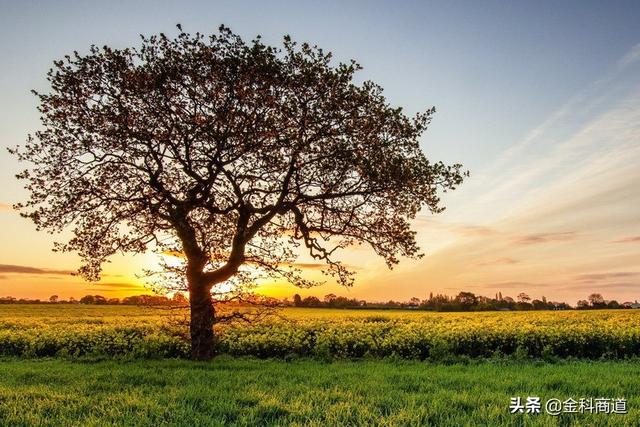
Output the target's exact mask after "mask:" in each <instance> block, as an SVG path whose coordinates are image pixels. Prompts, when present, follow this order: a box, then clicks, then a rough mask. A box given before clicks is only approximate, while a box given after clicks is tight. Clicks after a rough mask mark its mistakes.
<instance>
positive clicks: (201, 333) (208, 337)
mask: <svg viewBox="0 0 640 427" xmlns="http://www.w3.org/2000/svg"><path fill="white" fill-rule="evenodd" d="M189 303H190V306H191V325H190V332H191V358H192V359H193V360H210V359H211V358H212V357H213V354H214V342H213V322H214V319H215V311H214V308H213V304H212V302H211V294H210V293H209V290H208V289H207V288H206V287H200V286H198V287H191V289H190V290H189Z"/></svg>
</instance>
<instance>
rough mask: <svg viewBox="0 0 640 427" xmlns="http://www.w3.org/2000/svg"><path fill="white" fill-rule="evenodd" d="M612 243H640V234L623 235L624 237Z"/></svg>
mask: <svg viewBox="0 0 640 427" xmlns="http://www.w3.org/2000/svg"><path fill="white" fill-rule="evenodd" d="M612 243H640V236H629V237H623V238H622V239H618V240H614V241H613V242H612Z"/></svg>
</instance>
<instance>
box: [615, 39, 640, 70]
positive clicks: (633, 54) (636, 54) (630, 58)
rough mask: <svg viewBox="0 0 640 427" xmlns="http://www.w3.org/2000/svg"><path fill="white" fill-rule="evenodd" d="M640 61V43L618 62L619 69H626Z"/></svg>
mask: <svg viewBox="0 0 640 427" xmlns="http://www.w3.org/2000/svg"><path fill="white" fill-rule="evenodd" d="M638 60H640V43H638V44H637V45H635V46H633V47H632V48H631V49H630V50H629V51H628V52H627V53H626V54H625V55H624V56H623V57H622V58H620V60H619V61H618V68H624V67H626V66H628V65H631V64H633V63H634V62H636V61H638Z"/></svg>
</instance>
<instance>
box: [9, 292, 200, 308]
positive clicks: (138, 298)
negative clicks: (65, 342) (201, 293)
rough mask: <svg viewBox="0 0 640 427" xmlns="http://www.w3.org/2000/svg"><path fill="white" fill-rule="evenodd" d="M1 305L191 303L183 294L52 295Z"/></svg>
mask: <svg viewBox="0 0 640 427" xmlns="http://www.w3.org/2000/svg"><path fill="white" fill-rule="evenodd" d="M0 304H91V305H144V306H185V307H186V306H187V305H188V304H189V301H188V300H187V298H185V296H184V295H183V294H181V293H175V294H174V295H173V296H172V297H171V298H169V297H167V296H164V295H134V296H130V297H124V298H122V299H121V298H106V297H104V296H102V295H85V296H83V297H82V298H80V299H76V298H74V297H70V298H69V299H68V300H63V299H60V298H59V297H58V295H51V296H50V297H49V299H48V300H44V301H43V300H40V299H28V298H20V299H18V298H15V297H10V296H9V297H0Z"/></svg>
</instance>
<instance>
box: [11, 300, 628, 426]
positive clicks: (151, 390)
mask: <svg viewBox="0 0 640 427" xmlns="http://www.w3.org/2000/svg"><path fill="white" fill-rule="evenodd" d="M184 314H185V313H184V312H176V311H173V310H157V309H148V308H141V307H126V306H82V305H32V306H26V305H4V306H0V357H2V359H0V426H5V425H6V426H36V425H37V426H40V425H50V426H105V425H106V426H109V425H113V426H161V425H184V426H208V425H247V426H256V425H257V426H259V425H312V426H321V425H322V426H324V425H363V426H364V425H394V426H395V425H398V426H404V425H438V426H477V425H485V426H496V425H517V426H520V425H522V426H529V425H531V426H538V425H540V426H555V425H581V426H582V425H584V426H598V425H612V426H613V425H628V426H636V425H640V422H639V421H638V419H639V417H640V363H638V358H637V356H638V355H640V339H639V337H640V311H632V310H617V311H580V312H578V311H571V312H513V313H504V312H492V313H429V312H418V311H386V310H378V311H369V310H325V309H286V310H284V311H283V312H282V313H280V316H279V317H276V318H272V319H267V320H264V321H261V322H259V323H257V324H252V325H244V326H241V325H227V326H222V327H218V328H217V332H218V337H219V342H218V345H219V348H220V351H221V352H223V353H227V354H228V355H223V356H220V357H218V358H216V359H215V360H214V361H212V362H209V363H200V362H198V363H196V362H190V361H188V360H180V358H181V357H183V356H185V355H187V353H188V342H187V341H186V340H185V337H184V333H185V332H186V330H185V327H184V325H181V324H180V322H179V321H178V320H180V319H181V318H183V317H184ZM243 355H249V356H252V357H246V356H243ZM232 356H236V357H232ZM237 356H241V357H237ZM253 356H258V357H259V358H256V357H253ZM159 358H160V359H164V360H152V359H159ZM265 358H266V360H265ZM422 359H424V360H422ZM594 359H598V360H594ZM545 360H546V361H545ZM549 362H551V363H549ZM518 396H519V397H521V398H523V399H526V397H527V396H538V397H541V398H542V401H543V402H544V401H546V400H547V399H551V398H557V399H560V400H566V399H568V398H573V399H575V400H579V399H581V398H587V399H588V398H594V399H596V398H625V399H627V402H628V414H626V415H619V414H609V415H608V414H591V413H577V414H562V415H560V416H556V417H554V416H551V415H548V414H544V413H543V414H510V413H509V400H510V398H511V397H518Z"/></svg>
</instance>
